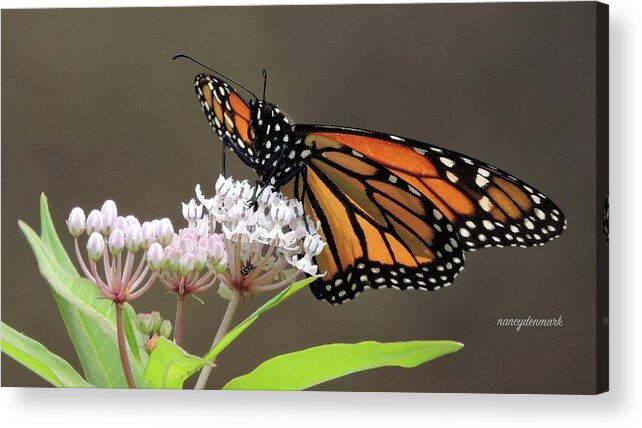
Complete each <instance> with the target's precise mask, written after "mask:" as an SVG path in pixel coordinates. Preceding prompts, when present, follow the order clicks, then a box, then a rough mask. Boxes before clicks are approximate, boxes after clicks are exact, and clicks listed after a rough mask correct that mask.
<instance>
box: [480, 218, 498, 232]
mask: <svg viewBox="0 0 642 428" xmlns="http://www.w3.org/2000/svg"><path fill="white" fill-rule="evenodd" d="M482 224H483V225H484V227H485V228H486V229H487V230H494V229H495V225H494V224H493V223H492V222H490V221H488V220H484V221H483V222H482Z"/></svg>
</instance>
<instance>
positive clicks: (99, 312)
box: [19, 200, 144, 388]
mask: <svg viewBox="0 0 642 428" xmlns="http://www.w3.org/2000/svg"><path fill="white" fill-rule="evenodd" d="M41 209H42V210H43V211H42V212H41V218H42V219H43V224H42V229H43V232H42V236H43V237H44V238H45V239H46V241H43V240H42V239H40V237H38V235H37V234H36V233H35V232H34V231H33V230H32V229H31V228H30V227H29V226H28V225H26V224H25V223H23V222H19V225H20V228H21V229H22V232H23V233H24V235H25V237H26V238H27V241H28V242H29V244H30V245H31V247H32V249H33V251H34V254H35V256H36V259H37V261H38V267H39V268H40V272H41V273H42V275H43V276H44V277H45V278H46V279H47V281H48V282H49V284H50V285H51V288H52V290H53V293H54V298H55V299H56V303H57V304H58V307H59V309H60V312H61V315H62V317H63V321H64V322H65V327H66V328H67V331H68V333H69V336H70V338H71V340H72V342H73V344H74V347H75V348H76V352H77V354H78V357H79V359H80V361H81V364H82V366H83V370H84V371H85V375H86V377H87V379H88V380H89V381H90V382H91V383H93V384H94V385H96V386H100V387H114V388H125V387H127V383H126V381H125V377H124V375H123V370H122V366H121V364H120V356H119V353H118V347H117V341H116V322H115V308H114V306H113V304H112V302H110V301H107V300H105V299H103V298H102V297H101V296H100V294H99V292H98V290H97V289H96V287H95V286H94V285H93V284H92V283H91V282H89V281H88V280H87V279H84V278H80V277H79V276H78V274H77V273H76V271H75V270H73V271H69V270H68V268H63V267H62V266H61V264H60V263H62V264H63V265H64V264H66V262H65V261H64V259H65V256H63V254H62V253H64V249H63V248H62V246H61V245H60V240H59V239H58V237H57V234H56V231H55V230H54V229H53V224H52V222H51V217H50V215H49V212H48V208H47V204H46V200H44V202H43V200H41ZM56 253H57V255H54V254H56ZM67 258H68V257H67ZM72 267H73V265H72ZM130 311H133V309H127V311H126V312H130ZM127 320H129V324H130V326H129V327H127V326H126V331H127V330H129V331H130V334H129V336H130V338H129V339H128V340H129V343H130V346H131V347H132V349H130V362H131V366H132V371H133V374H134V378H135V380H136V382H137V384H138V385H142V382H143V367H144V359H143V358H141V357H140V348H141V346H142V341H141V342H140V343H139V344H138V346H136V347H134V346H132V345H133V341H132V340H131V338H132V337H133V336H132V335H131V333H132V331H134V330H133V327H132V326H131V321H132V317H126V321H127ZM133 349H135V352H134V351H132V350H133ZM137 354H138V356H137Z"/></svg>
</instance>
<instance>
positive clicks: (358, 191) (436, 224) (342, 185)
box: [283, 137, 464, 304]
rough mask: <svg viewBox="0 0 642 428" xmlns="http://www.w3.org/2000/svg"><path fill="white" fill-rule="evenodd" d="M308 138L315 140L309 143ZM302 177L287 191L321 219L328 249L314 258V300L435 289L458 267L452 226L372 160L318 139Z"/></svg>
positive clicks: (458, 253) (459, 260) (458, 251)
mask: <svg viewBox="0 0 642 428" xmlns="http://www.w3.org/2000/svg"><path fill="white" fill-rule="evenodd" d="M313 138H314V137H313ZM310 147H311V148H312V149H313V153H314V154H313V155H312V156H311V158H310V159H309V161H308V163H307V167H306V169H305V170H304V172H303V174H302V175H300V176H297V177H296V178H295V179H294V180H293V181H291V182H290V183H289V184H288V185H286V186H285V187H284V188H283V190H284V191H285V192H286V193H290V194H295V195H300V196H299V198H300V199H302V200H303V203H304V207H305V210H306V213H307V214H308V215H310V217H312V219H313V220H315V221H317V220H318V221H320V224H321V230H320V231H319V232H320V234H321V235H322V236H323V237H324V239H325V240H326V242H327V243H328V248H327V250H326V251H324V252H322V253H321V254H320V255H319V256H318V257H317V260H316V261H317V264H318V265H319V267H320V269H321V271H322V272H325V276H324V277H323V278H322V279H319V280H317V281H316V282H315V283H313V284H312V286H311V289H312V292H313V293H314V294H315V296H316V297H317V298H319V299H324V300H327V301H328V302H330V303H333V304H337V303H342V302H343V301H345V300H348V299H352V298H354V297H355V296H356V295H357V294H359V293H360V292H361V291H362V290H363V289H365V288H379V287H383V286H387V287H393V288H398V289H407V288H415V289H422V290H435V289H439V288H441V287H447V286H449V285H450V284H451V282H452V281H453V280H454V278H455V276H456V275H457V273H458V272H459V271H460V270H462V269H463V266H464V254H463V251H462V246H461V244H460V242H459V239H458V236H457V233H456V232H455V228H454V226H453V224H452V223H451V222H450V221H449V220H448V218H446V216H445V215H443V213H442V212H441V211H440V210H439V209H438V208H437V207H436V205H435V204H434V203H433V202H432V201H430V200H429V199H428V198H426V197H425V196H423V195H421V194H420V193H418V192H416V191H413V188H412V186H411V185H408V184H407V183H405V181H404V180H403V179H402V178H401V177H399V176H397V175H395V174H394V173H391V172H390V171H388V170H387V169H386V168H385V167H383V166H382V165H380V164H379V163H378V162H376V161H374V160H372V159H369V158H367V157H364V156H356V155H355V154H354V152H353V150H352V149H350V148H349V147H347V146H345V145H342V144H340V143H337V142H336V141H334V140H329V139H316V140H315V141H314V143H313V144H312V145H311V146H310Z"/></svg>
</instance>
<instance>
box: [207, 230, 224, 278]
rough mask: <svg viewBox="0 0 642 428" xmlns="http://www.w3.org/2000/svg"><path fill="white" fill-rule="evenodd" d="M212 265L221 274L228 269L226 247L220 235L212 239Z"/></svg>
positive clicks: (210, 249)
mask: <svg viewBox="0 0 642 428" xmlns="http://www.w3.org/2000/svg"><path fill="white" fill-rule="evenodd" d="M209 253H210V263H211V264H212V267H213V268H214V270H215V271H216V272H217V273H221V272H223V271H224V270H225V268H227V253H226V252H225V246H224V245H223V242H222V241H221V238H220V237H219V236H218V235H212V236H211V237H210V247H209Z"/></svg>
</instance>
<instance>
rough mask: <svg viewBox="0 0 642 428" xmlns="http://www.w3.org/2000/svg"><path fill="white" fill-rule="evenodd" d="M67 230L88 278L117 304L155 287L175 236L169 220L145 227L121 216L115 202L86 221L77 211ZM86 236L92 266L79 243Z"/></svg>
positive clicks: (133, 217)
mask: <svg viewBox="0 0 642 428" xmlns="http://www.w3.org/2000/svg"><path fill="white" fill-rule="evenodd" d="M67 227H68V229H69V233H71V235H72V236H73V237H74V244H75V248H76V256H77V258H78V262H79V264H80V267H81V269H82V271H83V273H84V275H85V276H86V277H87V278H88V279H89V280H90V281H91V282H93V283H94V284H95V285H96V287H98V289H99V291H100V292H101V294H102V295H103V296H105V297H106V298H108V299H110V300H113V301H114V302H117V303H123V302H127V301H130V300H133V299H135V298H137V297H139V296H140V295H141V294H142V293H144V292H145V291H146V290H147V289H148V288H149V287H150V286H151V285H152V284H153V282H154V281H155V279H156V278H157V277H158V272H159V270H160V269H161V266H162V264H163V262H164V260H165V256H164V247H165V246H166V245H168V244H169V243H170V242H171V241H172V239H173V236H174V228H173V227H172V223H171V221H170V220H169V219H166V218H164V219H161V220H153V221H149V222H144V223H142V224H141V223H140V221H139V220H138V219H137V218H136V217H135V216H132V215H127V216H119V215H118V210H117V207H116V203H115V202H114V201H111V200H108V201H105V203H104V204H103V205H102V207H101V209H100V210H97V209H95V210H92V211H91V212H90V213H89V215H88V216H87V217H86V219H85V215H84V212H83V210H82V209H80V208H74V209H73V210H72V211H71V213H70V214H69V218H68V220H67ZM83 232H86V233H87V235H88V236H89V238H88V239H87V245H86V248H87V256H88V259H89V261H88V263H85V260H84V258H83V256H82V253H81V251H80V246H79V243H78V238H79V237H80V236H81V235H82V233H83ZM101 259H102V263H100V260H101ZM99 265H102V266H99Z"/></svg>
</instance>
